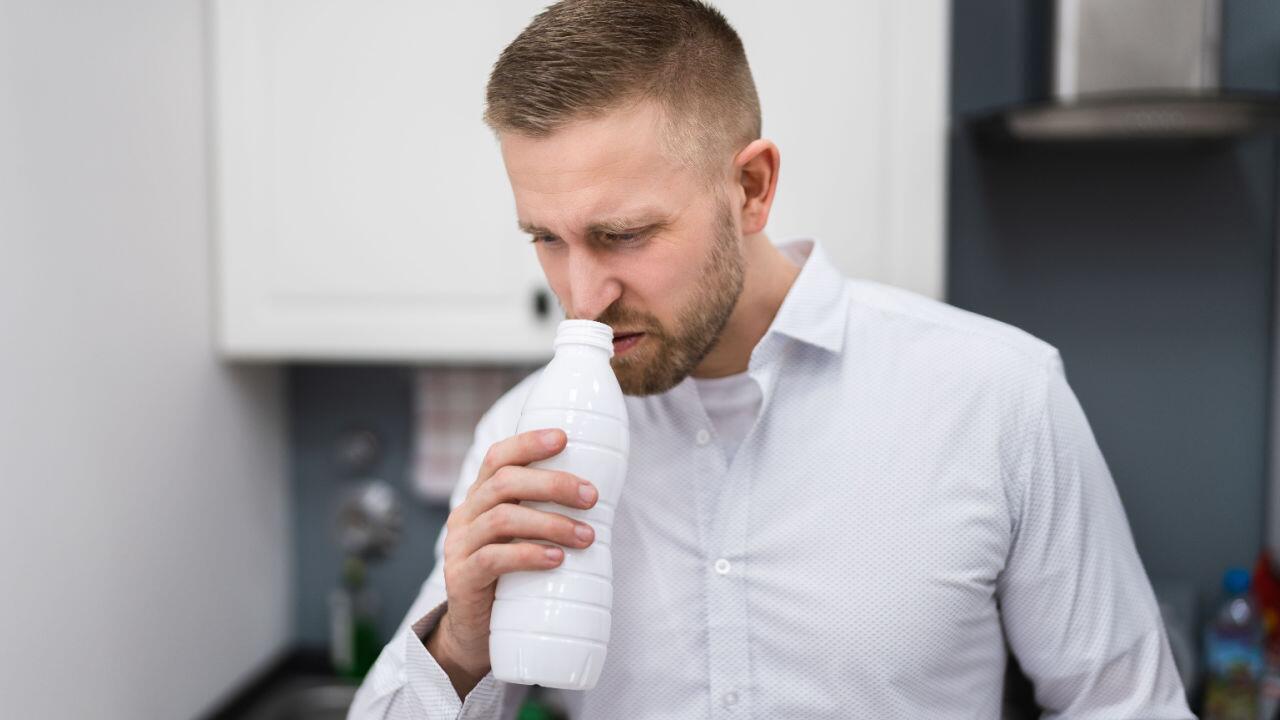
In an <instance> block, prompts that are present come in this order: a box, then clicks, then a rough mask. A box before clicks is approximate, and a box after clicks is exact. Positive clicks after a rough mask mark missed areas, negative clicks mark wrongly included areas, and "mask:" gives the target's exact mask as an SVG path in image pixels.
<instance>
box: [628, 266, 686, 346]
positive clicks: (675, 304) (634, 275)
mask: <svg viewBox="0 0 1280 720" xmlns="http://www.w3.org/2000/svg"><path fill="white" fill-rule="evenodd" d="M702 274H703V267H702V262H701V260H700V259H699V258H692V257H685V256H684V254H683V253H681V254H672V255H671V256H667V257H654V258H652V259H650V260H648V261H647V262H645V263H643V264H640V263H637V266H636V267H634V268H632V270H631V272H629V273H628V277H627V281H626V287H627V290H628V292H627V294H628V295H630V296H631V298H632V299H631V300H630V301H629V302H628V306H629V307H632V308H635V309H637V310H642V311H644V312H647V313H650V314H652V315H654V316H655V317H657V318H658V319H659V320H660V321H661V322H662V324H663V325H664V326H665V327H667V328H668V329H671V328H672V327H674V326H673V325H672V323H673V322H674V321H675V320H676V318H677V316H678V314H679V312H680V310H681V309H682V308H684V307H685V305H687V304H688V303H689V301H690V298H691V297H692V296H693V294H694V292H695V291H696V289H697V287H698V283H700V282H703V281H704V278H703V277H702Z"/></svg>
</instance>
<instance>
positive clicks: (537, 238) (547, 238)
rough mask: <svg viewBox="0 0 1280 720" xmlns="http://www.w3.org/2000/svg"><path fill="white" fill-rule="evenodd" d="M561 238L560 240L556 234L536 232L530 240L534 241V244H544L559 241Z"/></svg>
mask: <svg viewBox="0 0 1280 720" xmlns="http://www.w3.org/2000/svg"><path fill="white" fill-rule="evenodd" d="M559 240H560V238H558V237H556V236H555V235H537V234H535V235H534V236H533V237H532V238H531V239H530V240H529V242H531V243H533V244H534V245H537V244H538V243H542V244H544V245H547V244H550V243H554V242H559Z"/></svg>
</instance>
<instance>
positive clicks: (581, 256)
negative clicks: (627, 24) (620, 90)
mask: <svg viewBox="0 0 1280 720" xmlns="http://www.w3.org/2000/svg"><path fill="white" fill-rule="evenodd" d="M662 132H663V130H662V126H661V119H660V115H659V113H658V111H657V110H656V108H654V107H653V106H652V105H649V104H642V105H639V106H637V107H634V108H629V109H626V110H619V111H615V112H612V113H610V114H608V115H605V116H604V117H601V118H598V119H594V120H586V121H581V122H577V123H573V124H571V125H569V126H567V127H565V128H563V129H561V130H559V131H557V132H556V133H554V134H553V135H551V136H550V137H546V138H530V137H526V136H521V135H516V134H512V133H504V134H503V135H502V156H503V160H504V161H505V162H506V166H507V175H508V177H509V178H510V180H511V187H512V190H513V191H514V193H515V200H516V212H517V215H518V217H519V220H520V225H521V227H522V228H523V229H525V231H526V232H528V233H529V234H530V236H531V237H532V239H533V241H534V243H535V246H536V248H537V254H538V262H540V263H541V264H542V271H543V273H544V274H545V275H546V277H547V282H548V283H550V285H551V289H552V291H553V292H555V294H556V297H557V298H559V300H560V304H561V306H562V307H563V308H564V309H565V313H566V314H567V315H568V316H569V317H571V318H582V319H588V320H598V321H600V322H603V323H607V324H608V325H610V326H611V327H612V328H613V331H614V343H613V345H614V357H613V360H612V365H613V369H614V372H615V373H616V374H617V376H618V382H619V384H620V385H621V386H622V390H623V392H624V393H626V394H628V395H647V394H651V393H659V392H664V391H666V390H668V389H670V388H672V387H674V386H675V385H677V384H678V383H679V382H680V381H681V380H683V379H684V378H685V377H686V376H688V375H689V374H690V373H691V372H692V371H693V370H694V368H695V367H697V365H698V363H699V362H701V361H702V359H703V358H704V357H705V356H706V354H707V353H708V352H709V351H710V350H711V348H712V347H713V346H714V345H715V342H716V340H717V339H718V338H719V335H720V333H721V331H722V330H723V329H724V326H725V323H726V322H728V319H729V315H730V314H731V313H732V311H733V307H734V305H735V304H736V302H737V300H738V296H739V295H740V294H741V292H742V283H743V251H742V241H741V233H740V231H739V229H738V219H737V217H736V215H735V214H734V212H733V209H732V207H731V205H730V204H729V202H728V201H727V200H726V199H724V198H725V197H726V196H727V192H725V190H726V188H724V187H721V186H719V185H716V184H713V183H711V182H708V178H707V176H706V175H705V173H704V172H703V171H702V170H701V169H700V168H691V167H685V166H681V165H680V164H678V163H677V162H676V161H674V160H673V159H671V158H670V157H669V156H668V154H667V153H664V151H663V136H662Z"/></svg>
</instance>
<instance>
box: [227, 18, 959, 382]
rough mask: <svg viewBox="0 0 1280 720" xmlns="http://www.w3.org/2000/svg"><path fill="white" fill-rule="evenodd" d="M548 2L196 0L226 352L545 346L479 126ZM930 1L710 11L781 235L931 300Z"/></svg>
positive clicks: (497, 357)
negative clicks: (748, 89) (755, 131)
mask: <svg viewBox="0 0 1280 720" xmlns="http://www.w3.org/2000/svg"><path fill="white" fill-rule="evenodd" d="M542 5H543V3H541V2H529V1H527V0H520V1H516V0H483V1H477V2H465V3H461V2H458V3H436V2H421V1H419V0H379V1H378V2H367V1H361V0H215V1H214V2H213V3H212V4H211V13H212V28H213V30H212V47H213V55H214V62H213V67H214V70H213V78H212V88H213V93H212V94H213V97H212V102H211V107H212V125H213V132H212V136H213V141H212V148H213V166H214V174H213V178H214V180H213V186H214V195H215V197H214V202H213V207H214V253H215V256H216V259H217V265H218V270H219V276H218V283H217V291H218V299H217V307H218V312H219V317H218V339H217V346H218V348H219V351H220V352H221V353H222V354H223V355H224V356H225V357H228V358H233V359H259V360H325V359H329V360H369V361H399V362H432V361H439V362H523V361H529V360H537V359H541V358H546V357H549V353H550V347H551V342H550V341H551V338H552V335H553V333H554V329H555V325H556V321H557V320H558V319H559V317H560V315H559V308H558V306H557V304H556V303H555V301H554V298H553V297H552V296H551V295H550V293H549V291H548V289H547V286H546V283H545V281H544V280H543V278H542V275H541V272H540V270H539V268H538V265H537V262H536V259H535V256H534V252H533V248H532V247H531V246H530V245H529V244H528V242H527V238H526V237H525V236H523V235H522V234H521V233H520V232H519V231H518V230H517V229H516V224H515V212H514V208H513V202H512V199H511V194H510V190H509V188H508V186H507V182H506V175H505V172H504V171H503V167H502V162H501V158H500V156H499V153H498V148H497V143H496V141H495V139H494V138H493V137H492V135H491V133H490V132H489V130H488V129H487V128H486V127H485V126H484V124H483V123H482V122H481V120H480V116H481V112H482V109H483V98H484V86H485V81H486V79H487V76H488V72H489V70H490V68H491V66H492V64H493V62H494V60H496V58H497V56H498V54H499V52H500V51H501V50H502V48H503V47H504V46H505V44H506V43H507V42H509V41H510V40H511V39H512V38H514V37H515V35H516V34H517V33H518V32H519V31H520V29H521V28H522V27H523V26H524V25H525V24H526V23H527V22H528V20H529V19H530V18H531V17H532V16H533V14H535V13H536V12H537V11H538V9H540V7H541V6H542ZM846 5H847V6H846ZM906 5H910V6H911V7H904V6H906ZM947 5H948V4H947V3H893V2H892V1H891V0H876V1H875V2H866V3H848V4H838V3H809V4H806V3H796V4H792V3H787V4H782V3H763V2H747V1H745V0H738V1H733V0H730V1H728V2H723V3H720V4H719V6H720V7H721V8H722V10H723V11H724V12H725V14H726V16H727V17H728V18H729V20H730V21H731V22H733V23H734V24H735V26H736V27H737V28H738V30H739V32H740V34H741V35H742V36H743V40H744V42H745V44H746V47H747V51H748V56H749V57H750V59H751V62H752V66H753V70H754V72H755V75H756V78H757V84H758V85H759V89H760V94H761V101H762V104H763V109H764V118H765V121H764V122H765V132H766V136H768V137H771V138H773V139H775V140H776V141H777V142H778V143H779V145H780V146H781V148H782V155H783V164H782V174H781V184H780V186H779V193H778V199H777V205H776V210H775V213H774V216H773V219H772V220H771V222H770V228H769V231H770V236H771V237H772V238H773V239H774V240H775V241H779V240H782V239H784V238H787V237H798V236H813V237H818V238H820V239H821V240H822V241H823V242H824V246H825V247H826V248H827V249H828V252H829V254H830V255H831V256H832V257H833V259H834V260H835V261H836V262H837V264H839V265H840V266H841V267H842V268H843V269H844V271H845V272H846V273H847V274H849V275H851V276H858V277H868V278H873V279H878V280H883V281H886V282H890V283H894V284H898V285H902V286H905V287H908V288H911V289H914V290H918V291H921V292H924V293H927V294H931V295H934V296H941V294H942V205H943V200H942V184H943V167H944V163H943V157H944V127H945V80H946V67H945V65H946V12H947V9H946V8H947Z"/></svg>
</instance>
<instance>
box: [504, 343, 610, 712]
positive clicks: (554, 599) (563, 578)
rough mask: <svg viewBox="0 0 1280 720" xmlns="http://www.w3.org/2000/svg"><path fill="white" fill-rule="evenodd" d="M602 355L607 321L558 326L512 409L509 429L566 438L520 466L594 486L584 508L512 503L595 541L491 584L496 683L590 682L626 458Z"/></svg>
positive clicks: (598, 651)
mask: <svg viewBox="0 0 1280 720" xmlns="http://www.w3.org/2000/svg"><path fill="white" fill-rule="evenodd" d="M612 356H613V330H612V329H611V328H610V327H609V326H608V325H604V324H602V323H598V322H594V321H591V320H565V321H563V322H561V323H560V326H559V328H558V329H557V331H556V339H555V356H554V357H553V358H552V360H551V362H550V363H549V364H548V365H547V367H546V368H545V369H544V370H543V372H542V375H541V377H539V378H538V380H537V381H536V382H535V383H534V386H533V388H532V390H531V391H530V393H529V397H528V399H527V400H526V401H525V405H524V409H523V410H522V411H521V414H520V421H519V424H518V427H517V432H525V431H528V430H537V429H540V428H551V427H557V428H561V429H563V430H564V431H565V434H566V435H567V436H568V443H567V444H566V445H565V448H564V450H562V451H561V452H560V453H559V454H558V455H556V456H555V457H552V458H549V459H547V460H542V461H539V462H535V463H532V464H530V465H529V467H534V468H545V469H551V470H563V471H566V472H570V473H573V474H574V475H577V476H579V477H581V478H583V479H585V480H587V481H589V482H591V483H592V484H594V485H595V486H596V489H597V490H598V492H599V499H598V500H597V501H596V504H595V505H594V506H592V507H591V508H589V509H585V510H584V509H582V508H570V507H566V506H564V505H559V504H556V503H549V502H529V501H526V502H524V503H522V504H524V505H527V506H529V507H533V508H537V509H539V510H545V511H548V512H555V513H560V514H562V515H568V516H569V517H573V518H575V519H578V520H581V521H583V522H586V523H588V524H589V525H591V527H592V528H593V529H594V530H595V541H594V542H592V543H591V545H589V546H587V547H586V548H581V549H579V548H564V561H563V562H562V563H561V564H560V565H559V566H557V567H555V568H551V569H549V570H534V571H522V572H513V573H508V574H506V575H503V576H502V577H500V578H498V585H497V589H496V599H495V600H494V604H493V614H492V617H491V620H490V625H489V628H490V632H489V660H490V663H491V665H492V667H493V674H494V677H496V678H497V679H499V680H503V681H506V682H514V683H521V684H525V685H542V686H544V687H553V688H564V689H571V690H589V689H591V688H593V687H595V685H596V682H597V681H598V680H599V678H600V670H601V668H602V667H603V665H604V660H605V651H606V649H607V646H608V642H609V631H610V626H611V623H612V608H613V558H612V554H611V551H610V547H611V545H612V542H613V538H612V535H613V533H612V531H613V515H614V509H615V508H616V507H617V504H618V498H619V496H620V495H621V494H622V484H623V481H624V479H625V478H626V474H627V456H628V454H629V452H630V431H629V429H628V425H627V408H626V404H625V403H624V401H623V395H622V389H621V388H620V387H619V385H618V379H617V377H616V376H615V375H614V374H613V368H611V367H610V366H609V358H611V357H612Z"/></svg>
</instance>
